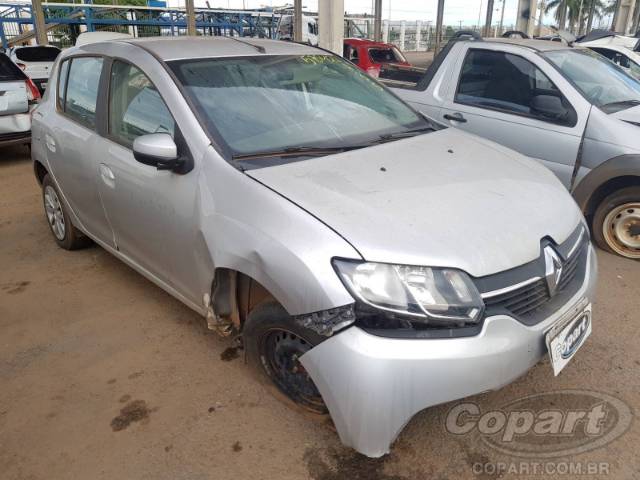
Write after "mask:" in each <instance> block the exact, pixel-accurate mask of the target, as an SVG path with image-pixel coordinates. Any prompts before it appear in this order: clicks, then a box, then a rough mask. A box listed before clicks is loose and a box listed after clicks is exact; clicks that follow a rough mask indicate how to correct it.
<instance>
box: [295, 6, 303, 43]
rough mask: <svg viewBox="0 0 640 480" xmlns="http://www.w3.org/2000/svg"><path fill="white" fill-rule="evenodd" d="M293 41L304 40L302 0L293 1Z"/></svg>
mask: <svg viewBox="0 0 640 480" xmlns="http://www.w3.org/2000/svg"><path fill="white" fill-rule="evenodd" d="M293 41H294V42H301V41H302V0H294V2H293Z"/></svg>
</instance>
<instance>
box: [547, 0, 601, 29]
mask: <svg viewBox="0 0 640 480" xmlns="http://www.w3.org/2000/svg"><path fill="white" fill-rule="evenodd" d="M594 1H595V0H594ZM546 7H547V6H546V5H545V3H544V0H541V1H540V6H539V8H540V11H539V12H538V36H539V37H541V36H542V22H543V20H544V9H545V8H546Z"/></svg>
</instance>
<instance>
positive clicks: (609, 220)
mask: <svg viewBox="0 0 640 480" xmlns="http://www.w3.org/2000/svg"><path fill="white" fill-rule="evenodd" d="M616 227H618V228H616ZM592 230H593V238H594V240H595V242H596V244H597V245H598V246H599V247H600V248H601V249H603V250H605V251H607V252H611V253H614V254H616V255H620V256H622V257H626V258H632V259H635V260H640V246H638V247H637V248H636V246H635V243H636V240H637V241H638V242H640V233H637V232H640V187H626V188H622V189H620V190H618V191H616V192H614V193H612V194H611V195H609V196H607V197H606V198H605V199H604V200H603V201H602V202H601V203H600V205H599V206H598V208H597V210H596V212H595V214H594V216H593V222H592ZM621 230H622V231H623V234H624V235H625V236H627V235H628V236H627V237H626V239H625V238H623V239H621V238H620V237H619V235H618V232H620V231H621Z"/></svg>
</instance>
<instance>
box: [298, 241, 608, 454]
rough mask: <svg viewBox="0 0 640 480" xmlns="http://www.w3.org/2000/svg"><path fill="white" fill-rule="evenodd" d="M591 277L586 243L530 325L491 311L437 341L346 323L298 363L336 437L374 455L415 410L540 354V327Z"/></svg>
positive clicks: (517, 369)
mask: <svg viewBox="0 0 640 480" xmlns="http://www.w3.org/2000/svg"><path fill="white" fill-rule="evenodd" d="M596 277H597V265H596V256H595V252H594V251H593V248H592V247H589V255H588V260H587V270H586V276H585V279H584V282H583V284H582V286H581V287H580V288H579V290H578V291H577V292H576V294H575V295H574V296H573V297H572V298H571V299H570V300H569V301H568V302H567V303H566V304H565V305H564V307H562V308H561V309H559V310H558V311H556V312H555V313H554V314H552V315H550V316H549V317H548V318H546V319H544V320H543V321H541V322H539V323H538V324H536V325H535V326H530V327H529V326H526V325H524V324H522V323H520V322H518V321H517V320H515V319H513V318H511V317H510V316H507V315H496V316H492V317H489V318H487V319H485V321H484V324H483V327H482V331H481V332H480V333H479V334H478V335H477V336H474V337H464V338H445V339H398V338H386V337H380V336H375V335H371V334H369V333H367V332H365V331H364V330H362V329H361V328H359V327H357V326H352V327H350V328H347V329H345V330H344V331H342V332H341V333H339V334H336V335H334V336H332V337H330V338H328V339H327V340H325V341H324V342H322V343H320V344H319V345H318V346H316V347H314V348H313V349H312V350H310V351H309V352H307V353H305V354H304V355H303V356H302V357H301V358H300V361H301V362H302V364H303V365H304V367H305V369H306V370H307V372H308V373H309V374H310V375H311V378H312V379H313V381H314V383H315V385H316V386H317V388H318V390H319V391H320V393H321V395H322V397H323V399H324V402H325V403H326V405H327V407H328V409H329V412H330V413H331V417H332V419H333V422H334V424H335V426H336V429H337V431H338V434H339V436H340V439H341V440H342V443H344V444H345V445H347V446H350V447H353V448H354V449H355V450H357V451H358V452H360V453H362V454H364V455H367V456H369V457H380V456H382V455H384V454H386V453H388V452H389V448H390V445H391V444H392V443H393V441H394V440H395V439H396V437H397V436H398V434H399V433H400V432H401V430H402V429H403V428H404V426H405V425H406V424H407V423H408V422H409V420H410V419H411V418H412V417H413V416H414V415H415V414H416V413H418V412H419V411H420V410H423V409H425V408H427V407H430V406H433V405H437V404H441V403H445V402H449V401H452V400H457V399H460V398H463V397H467V396H470V395H474V394H477V393H481V392H484V391H488V390H496V389H498V388H500V387H502V386H504V385H506V384H508V383H510V382H512V381H513V380H515V379H516V378H518V377H520V376H521V375H523V374H524V373H526V372H527V371H528V370H529V369H530V368H531V367H533V366H534V365H535V364H536V363H538V362H539V361H540V359H541V358H542V357H543V356H544V355H545V354H546V353H547V349H546V345H545V333H546V332H547V331H548V330H549V329H550V328H551V327H552V326H553V325H554V324H555V323H556V322H557V321H558V320H560V319H561V318H562V317H564V316H565V315H566V314H567V313H568V312H570V311H571V310H572V309H573V307H574V306H575V305H576V304H577V303H579V302H580V301H581V300H583V299H585V298H586V299H588V300H589V301H591V300H592V298H593V293H594V288H595V282H596Z"/></svg>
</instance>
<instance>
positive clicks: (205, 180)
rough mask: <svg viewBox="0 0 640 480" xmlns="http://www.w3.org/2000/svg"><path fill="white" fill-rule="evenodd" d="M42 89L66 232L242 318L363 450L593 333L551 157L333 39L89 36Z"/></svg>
mask: <svg viewBox="0 0 640 480" xmlns="http://www.w3.org/2000/svg"><path fill="white" fill-rule="evenodd" d="M103 92H109V94H108V95H107V94H104V93H103ZM49 93H50V94H49V95H48V97H47V98H46V99H45V100H43V102H42V103H41V104H40V105H39V106H38V108H37V110H36V112H35V113H34V123H33V137H34V139H33V150H32V156H33V159H34V170H35V174H36V176H37V179H38V181H39V183H40V184H41V185H42V190H43V200H44V210H45V213H46V219H47V222H48V223H49V225H50V226H51V231H52V234H53V238H54V239H55V241H56V242H57V243H58V245H60V246H61V247H62V248H66V249H75V248H79V247H80V246H82V245H83V244H84V243H85V242H86V237H88V238H90V239H93V240H94V241H95V242H96V243H97V244H99V245H101V246H102V247H103V248H105V249H106V250H107V251H109V252H110V253H112V254H113V255H114V256H116V257H117V258H119V259H121V260H122V261H124V262H126V263H127V264H128V265H130V266H131V267H133V268H134V269H136V270H137V271H139V272H140V273H141V274H143V275H144V276H146V277H147V278H148V279H150V280H151V281H153V282H154V283H156V284H157V285H159V286H160V287H161V288H163V289H165V290H166V291H167V292H169V293H170V294H172V295H174V296H175V297H176V298H178V299H180V300H181V301H182V302H184V303H185V304H186V305H188V306H189V307H191V308H192V309H193V310H195V311H196V312H199V313H200V314H201V315H203V316H206V318H207V321H208V324H209V327H210V328H213V329H215V330H217V331H218V332H220V333H221V334H223V335H230V334H234V335H238V334H239V335H241V338H242V343H243V346H244V349H245V352H246V356H247V359H248V363H249V364H250V365H252V367H253V368H255V369H256V371H258V373H259V374H260V375H261V376H262V377H263V378H265V379H266V380H269V381H271V382H273V383H274V384H275V385H276V386H277V387H278V388H279V389H280V391H281V392H282V393H283V394H284V395H286V396H288V397H289V398H290V399H291V400H292V401H293V402H295V403H296V404H297V405H298V406H300V407H301V408H304V409H306V410H307V411H308V412H310V413H312V414H316V415H326V413H327V412H329V413H330V415H331V418H332V419H333V422H334V424H335V426H336V428H337V431H338V434H339V435H340V438H341V440H342V441H343V442H344V443H345V444H346V445H349V446H352V447H353V448H355V449H356V450H358V451H359V452H362V453H364V454H366V455H369V456H374V457H375V456H380V455H383V454H385V453H386V452H388V450H389V445H390V444H391V442H393V440H394V439H395V438H396V436H397V435H398V433H399V432H400V431H401V430H402V428H403V426H404V425H405V424H406V423H407V422H408V421H409V419H410V418H411V417H412V416H413V415H415V414H416V413H417V412H418V411H420V410H422V409H423V408H426V407H428V406H431V405H436V404H439V403H443V402H447V401H450V400H454V399H457V398H461V397H465V396H467V395H472V394H476V393H479V392H484V391H486V390H492V389H497V388H500V387H501V386H503V385H505V384H507V383H509V382H511V381H512V380H514V379H515V378H517V377H519V376H521V375H522V374H524V373H525V372H526V371H527V370H529V369H530V368H531V367H532V366H534V365H535V364H536V363H538V361H539V360H540V359H541V358H542V357H543V356H544V355H545V354H546V353H547V351H549V352H550V355H551V361H552V364H553V366H554V372H555V373H558V371H559V370H560V369H561V368H562V367H563V366H564V365H565V364H566V362H567V361H568V360H569V359H570V358H572V357H573V356H574V354H575V352H576V350H577V349H578V348H579V347H580V345H582V344H583V343H584V339H585V338H586V337H587V336H588V335H589V333H590V331H591V307H590V304H591V301H592V300H593V293H594V286H595V282H596V276H597V269H596V257H595V252H594V250H593V248H592V246H591V244H590V242H589V236H588V234H587V230H586V226H585V222H584V218H583V216H582V214H581V212H580V210H579V209H578V207H577V206H576V204H575V202H574V201H573V199H572V198H571V196H570V195H569V194H568V193H567V191H566V189H565V188H564V187H563V186H562V184H561V183H560V182H559V181H558V180H557V179H556V178H555V176H554V175H553V174H552V173H551V172H549V171H548V170H547V169H546V168H544V167H542V166H541V165H539V164H538V163H537V162H535V161H533V160H530V159H528V158H526V157H524V156H522V155H520V154H518V153H516V152H513V151H511V150H508V149H506V148H503V147H500V146H498V145H497V144H494V143H492V142H489V141H487V140H483V139H480V138H478V137H476V136H472V135H468V134H466V133H464V132H461V131H458V130H456V129H452V128H445V129H440V128H439V127H436V126H434V124H432V123H431V122H430V121H428V120H427V119H426V118H424V117H423V116H421V115H420V114H419V113H417V112H416V111H414V110H412V109H411V108H410V107H409V106H408V105H407V104H405V103H404V102H402V101H400V100H399V99H398V98H397V97H396V96H395V95H392V94H391V93H390V92H389V91H388V90H387V89H386V88H384V87H381V85H380V84H379V83H378V82H376V81H375V80H373V79H372V78H371V77H369V76H368V75H366V74H365V73H363V72H362V71H360V70H358V69H357V68H356V67H354V66H353V65H352V64H350V63H349V62H347V61H345V60H344V59H342V58H340V57H339V56H336V55H333V54H330V53H328V52H326V51H324V50H320V49H316V48H312V47H309V46H306V45H301V44H297V43H289V42H278V41H273V40H259V39H247V38H245V39H241V40H239V39H236V38H224V37H210V38H189V37H182V38H148V39H136V40H130V41H113V42H105V43H96V44H90V45H86V46H83V47H80V48H78V47H76V48H71V49H69V50H66V51H65V52H64V53H63V54H62V55H61V57H60V58H59V59H58V62H57V66H56V68H55V71H54V74H53V75H52V78H51V88H50V92H49ZM547 345H548V346H547Z"/></svg>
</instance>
